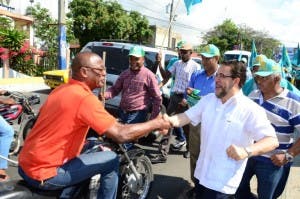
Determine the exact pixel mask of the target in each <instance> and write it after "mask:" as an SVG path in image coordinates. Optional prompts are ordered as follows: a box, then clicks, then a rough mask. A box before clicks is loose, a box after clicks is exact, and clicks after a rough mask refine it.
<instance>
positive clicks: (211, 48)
mask: <svg viewBox="0 0 300 199" xmlns="http://www.w3.org/2000/svg"><path fill="white" fill-rule="evenodd" d="M200 55H202V56H204V57H208V58H210V57H214V56H220V50H219V48H218V47H217V46H215V45H213V44H208V45H206V46H204V48H203V51H202V52H201V53H200Z"/></svg>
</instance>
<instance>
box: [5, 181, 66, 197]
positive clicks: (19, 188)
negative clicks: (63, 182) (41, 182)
mask: <svg viewBox="0 0 300 199" xmlns="http://www.w3.org/2000/svg"><path fill="white" fill-rule="evenodd" d="M61 191H62V190H54V191H49V190H41V189H37V188H34V187H31V186H30V185H28V184H27V183H26V182H25V181H24V180H10V181H7V182H0V198H6V199H21V198H22V199H27V198H28V199H29V198H31V199H50V198H57V197H58V196H59V195H60V193H61Z"/></svg>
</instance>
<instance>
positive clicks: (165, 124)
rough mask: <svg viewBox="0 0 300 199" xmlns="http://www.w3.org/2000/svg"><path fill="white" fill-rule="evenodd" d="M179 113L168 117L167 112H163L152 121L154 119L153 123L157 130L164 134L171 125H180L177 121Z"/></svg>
mask: <svg viewBox="0 0 300 199" xmlns="http://www.w3.org/2000/svg"><path fill="white" fill-rule="evenodd" d="M183 114H184V113H183ZM180 115H181V114H179V115H174V116H172V117H169V116H168V115H167V114H164V115H161V114H160V115H158V116H157V117H156V118H155V119H154V120H153V121H155V125H156V126H157V129H158V130H159V132H160V133H161V134H163V135H166V134H167V133H168V130H169V129H170V128H171V127H173V126H176V127H178V126H179V125H180V123H179V122H177V120H178V118H179V117H180Z"/></svg>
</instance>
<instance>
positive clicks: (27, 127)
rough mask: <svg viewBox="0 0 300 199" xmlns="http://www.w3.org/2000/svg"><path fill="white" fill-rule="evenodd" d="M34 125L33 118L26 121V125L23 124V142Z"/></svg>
mask: <svg viewBox="0 0 300 199" xmlns="http://www.w3.org/2000/svg"><path fill="white" fill-rule="evenodd" d="M34 123H35V119H34V118H33V119H31V120H29V121H27V123H26V124H25V126H24V128H23V140H25V138H26V137H27V135H28V133H29V132H30V131H31V129H32V127H33V125H34Z"/></svg>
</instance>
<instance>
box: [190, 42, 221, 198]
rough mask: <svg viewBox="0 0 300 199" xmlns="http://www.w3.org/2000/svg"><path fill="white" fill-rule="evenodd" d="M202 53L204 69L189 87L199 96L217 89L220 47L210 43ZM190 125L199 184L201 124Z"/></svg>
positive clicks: (194, 163) (195, 74)
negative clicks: (197, 166) (216, 76)
mask: <svg viewBox="0 0 300 199" xmlns="http://www.w3.org/2000/svg"><path fill="white" fill-rule="evenodd" d="M200 55H201V58H202V66H203V68H204V70H197V71H195V72H194V73H193V74H192V76H191V79H190V81H189V86H188V89H189V90H194V89H196V90H199V92H198V93H197V95H198V96H199V97H203V96H205V95H207V94H209V93H213V92H214V91H215V74H216V72H217V70H218V68H219V65H218V62H219V59H220V51H219V48H218V47H217V46H215V45H214V44H208V45H206V46H205V47H204V48H203V50H202V52H201V53H200ZM189 126H190V132H189V144H190V148H189V150H190V173H191V179H192V180H193V182H194V184H197V183H198V180H197V179H196V178H195V177H194V171H195V168H196V162H197V159H198V156H199V152H200V134H201V125H200V124H199V125H197V126H193V125H192V124H190V125H189ZM193 194H194V188H192V189H191V190H189V191H188V192H187V196H188V197H189V198H191V197H192V196H193Z"/></svg>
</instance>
